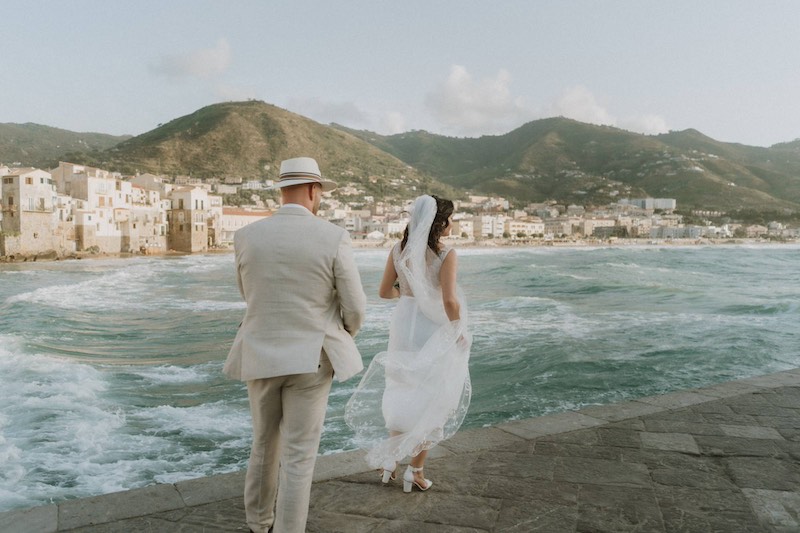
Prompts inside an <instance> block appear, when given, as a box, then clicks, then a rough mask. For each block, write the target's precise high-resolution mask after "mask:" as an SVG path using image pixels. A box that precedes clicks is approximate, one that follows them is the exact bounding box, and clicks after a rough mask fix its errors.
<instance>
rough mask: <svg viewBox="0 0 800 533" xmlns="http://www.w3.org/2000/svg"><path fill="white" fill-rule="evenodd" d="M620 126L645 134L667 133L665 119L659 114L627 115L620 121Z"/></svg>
mask: <svg viewBox="0 0 800 533" xmlns="http://www.w3.org/2000/svg"><path fill="white" fill-rule="evenodd" d="M620 127H622V128H625V129H626V130H631V131H636V132H639V133H644V134H646V135H655V134H658V133H667V132H668V131H669V128H668V127H667V121H666V120H664V117H662V116H660V115H641V116H635V117H629V118H626V119H624V120H621V121H620Z"/></svg>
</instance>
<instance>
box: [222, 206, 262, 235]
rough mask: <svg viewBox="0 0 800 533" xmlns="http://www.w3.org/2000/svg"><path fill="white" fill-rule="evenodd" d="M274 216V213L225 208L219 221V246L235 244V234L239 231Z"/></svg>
mask: <svg viewBox="0 0 800 533" xmlns="http://www.w3.org/2000/svg"><path fill="white" fill-rule="evenodd" d="M270 215H272V211H255V210H250V209H242V208H240V207H223V208H222V216H221V217H220V219H219V232H218V241H217V242H218V244H231V243H233V234H234V233H236V231H237V230H239V229H241V228H243V227H245V226H247V225H248V224H252V223H253V222H258V221H259V220H263V219H265V218H267V217H268V216H270Z"/></svg>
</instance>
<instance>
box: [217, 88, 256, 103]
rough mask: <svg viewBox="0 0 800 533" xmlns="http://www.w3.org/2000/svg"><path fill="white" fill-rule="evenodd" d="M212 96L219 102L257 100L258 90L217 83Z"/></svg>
mask: <svg viewBox="0 0 800 533" xmlns="http://www.w3.org/2000/svg"><path fill="white" fill-rule="evenodd" d="M214 96H216V98H217V99H219V100H221V101H228V102H230V101H241V100H250V99H253V98H258V89H256V88H255V87H246V86H239V85H230V84H227V83H218V84H217V85H216V86H214Z"/></svg>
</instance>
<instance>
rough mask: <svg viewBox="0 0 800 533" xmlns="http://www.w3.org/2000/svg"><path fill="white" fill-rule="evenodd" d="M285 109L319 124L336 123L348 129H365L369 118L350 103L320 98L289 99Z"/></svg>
mask: <svg viewBox="0 0 800 533" xmlns="http://www.w3.org/2000/svg"><path fill="white" fill-rule="evenodd" d="M287 107H288V108H289V109H291V110H292V111H294V112H295V113H298V114H300V115H303V116H305V117H308V118H311V119H313V120H316V121H317V122H319V123H321V124H330V123H333V122H335V123H337V124H342V125H343V126H347V127H350V128H366V127H368V126H369V125H370V124H371V122H372V121H371V120H370V117H369V116H368V115H367V113H365V112H364V111H362V110H361V109H360V108H359V107H358V106H356V105H355V104H354V103H352V102H328V101H325V100H321V99H320V98H317V97H313V98H291V99H290V100H289V102H288V103H287Z"/></svg>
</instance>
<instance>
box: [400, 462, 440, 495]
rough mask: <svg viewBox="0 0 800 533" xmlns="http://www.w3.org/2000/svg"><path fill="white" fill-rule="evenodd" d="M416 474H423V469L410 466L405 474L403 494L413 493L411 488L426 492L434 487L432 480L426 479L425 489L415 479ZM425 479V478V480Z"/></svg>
mask: <svg viewBox="0 0 800 533" xmlns="http://www.w3.org/2000/svg"><path fill="white" fill-rule="evenodd" d="M416 472H422V467H419V468H414V467H413V466H411V465H408V468H406V471H405V473H403V492H411V488H412V487H414V486H416V487H417V488H418V489H419V490H421V491H422V492H425V491H426V490H428V489H429V488H431V487H432V486H433V481H431V480H430V479H425V486H424V487H423V486H422V485H420V484H419V483H417V481H416V480H415V479H414V474H415V473H416ZM423 479H424V478H423Z"/></svg>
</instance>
